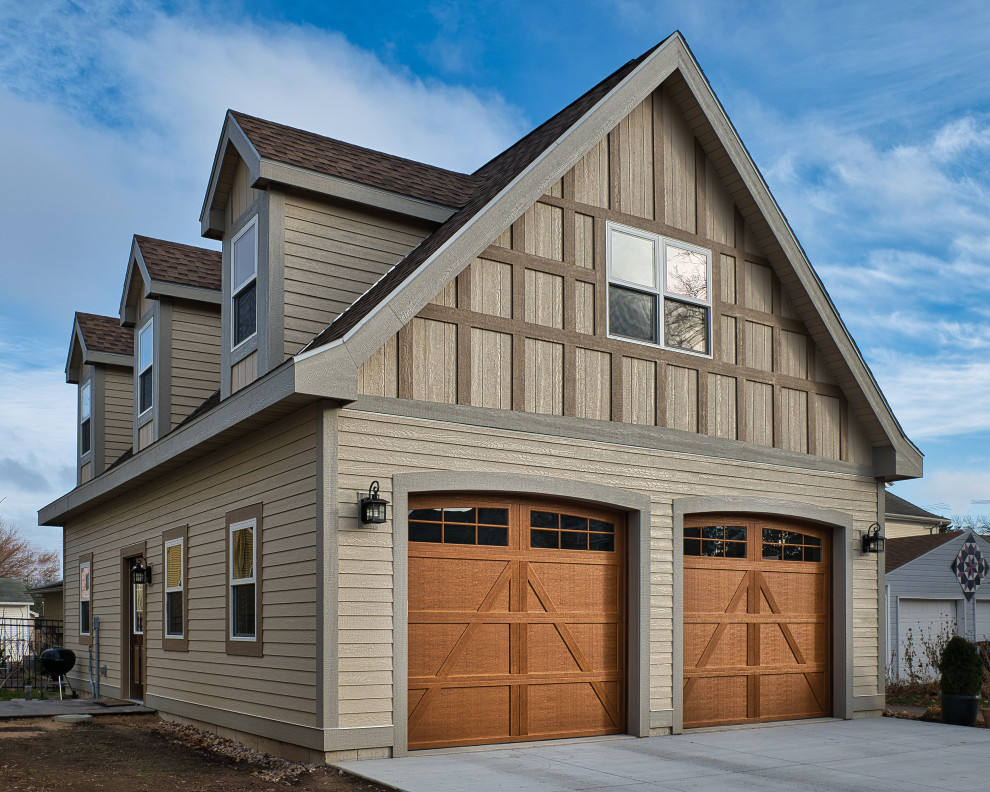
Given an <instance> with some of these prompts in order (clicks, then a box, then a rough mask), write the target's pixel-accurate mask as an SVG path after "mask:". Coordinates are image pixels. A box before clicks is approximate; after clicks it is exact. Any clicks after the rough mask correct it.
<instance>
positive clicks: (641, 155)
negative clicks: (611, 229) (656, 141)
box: [612, 95, 654, 220]
mask: <svg viewBox="0 0 990 792" xmlns="http://www.w3.org/2000/svg"><path fill="white" fill-rule="evenodd" d="M612 134H614V135H616V137H617V143H618V146H617V147H618V152H619V164H620V171H619V184H620V185H621V187H622V189H621V190H620V192H619V207H618V209H619V211H620V212H624V213H625V214H631V215H636V216H637V217H645V218H647V219H650V220H652V219H653V193H654V190H653V172H654V168H653V96H652V95H651V96H648V97H646V99H645V100H643V101H642V102H641V103H640V104H639V105H637V106H636V108H635V109H633V111H632V112H631V113H630V114H629V115H627V116H626V117H625V118H624V119H622V121H620V122H619V125H618V126H617V127H616V128H615V131H614V132H613V133H612Z"/></svg>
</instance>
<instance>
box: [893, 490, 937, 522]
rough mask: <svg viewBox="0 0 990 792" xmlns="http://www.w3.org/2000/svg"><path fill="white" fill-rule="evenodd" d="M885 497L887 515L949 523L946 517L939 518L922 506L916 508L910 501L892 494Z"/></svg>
mask: <svg viewBox="0 0 990 792" xmlns="http://www.w3.org/2000/svg"><path fill="white" fill-rule="evenodd" d="M884 495H885V496H886V500H885V505H884V510H885V511H886V513H887V514H900V515H902V516H904V517H922V518H926V519H930V520H933V521H936V522H939V523H943V522H947V520H946V519H945V517H939V516H938V515H937V514H932V513H931V512H930V511H925V510H924V509H922V508H921V507H920V506H915V505H914V504H913V503H911V502H910V501H906V500H904V498H898V497H897V496H896V495H895V494H894V493H892V492H885V493H884Z"/></svg>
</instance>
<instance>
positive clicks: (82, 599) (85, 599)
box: [79, 561, 93, 635]
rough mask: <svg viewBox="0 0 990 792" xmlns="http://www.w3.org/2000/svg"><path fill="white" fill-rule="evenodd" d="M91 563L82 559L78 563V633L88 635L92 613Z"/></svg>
mask: <svg viewBox="0 0 990 792" xmlns="http://www.w3.org/2000/svg"><path fill="white" fill-rule="evenodd" d="M91 573H92V564H90V562H89V561H84V562H83V563H81V564H80V565H79V634H80V635H89V633H90V624H91V619H92V613H91V610H90V606H91V598H92V583H93V581H92V575H91Z"/></svg>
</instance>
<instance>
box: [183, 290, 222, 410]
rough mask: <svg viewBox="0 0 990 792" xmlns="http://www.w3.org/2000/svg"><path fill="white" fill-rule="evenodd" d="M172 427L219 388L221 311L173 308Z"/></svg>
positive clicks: (187, 306)
mask: <svg viewBox="0 0 990 792" xmlns="http://www.w3.org/2000/svg"><path fill="white" fill-rule="evenodd" d="M171 365H172V426H173V427H174V426H177V425H178V424H179V423H181V422H182V419H183V418H185V417H186V416H188V415H189V414H190V413H191V412H192V411H193V410H195V409H196V408H197V407H199V405H201V404H202V403H203V402H204V401H206V399H208V398H209V397H210V396H211V395H212V394H213V392H214V391H216V390H217V388H219V387H220V311H219V310H215V309H214V310H210V309H206V310H204V309H200V308H196V307H193V306H191V305H186V304H182V305H179V304H177V305H175V306H174V307H173V308H172V361H171Z"/></svg>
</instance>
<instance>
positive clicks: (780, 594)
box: [760, 570, 826, 614]
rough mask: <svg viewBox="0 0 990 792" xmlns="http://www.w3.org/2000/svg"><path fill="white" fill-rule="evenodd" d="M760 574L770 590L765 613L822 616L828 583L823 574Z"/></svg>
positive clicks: (767, 590) (765, 598)
mask: <svg viewBox="0 0 990 792" xmlns="http://www.w3.org/2000/svg"><path fill="white" fill-rule="evenodd" d="M760 574H761V577H762V578H763V584H764V586H765V588H766V590H765V591H764V592H763V594H764V598H763V608H762V610H763V612H764V613H774V612H776V613H786V614H805V613H820V612H821V610H822V608H823V607H825V606H826V602H825V596H826V594H825V592H826V581H825V576H824V575H823V574H821V573H820V572H815V573H802V572H797V571H788V572H769V571H767V570H762V571H761V573H760ZM774 606H776V610H775V609H774Z"/></svg>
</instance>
